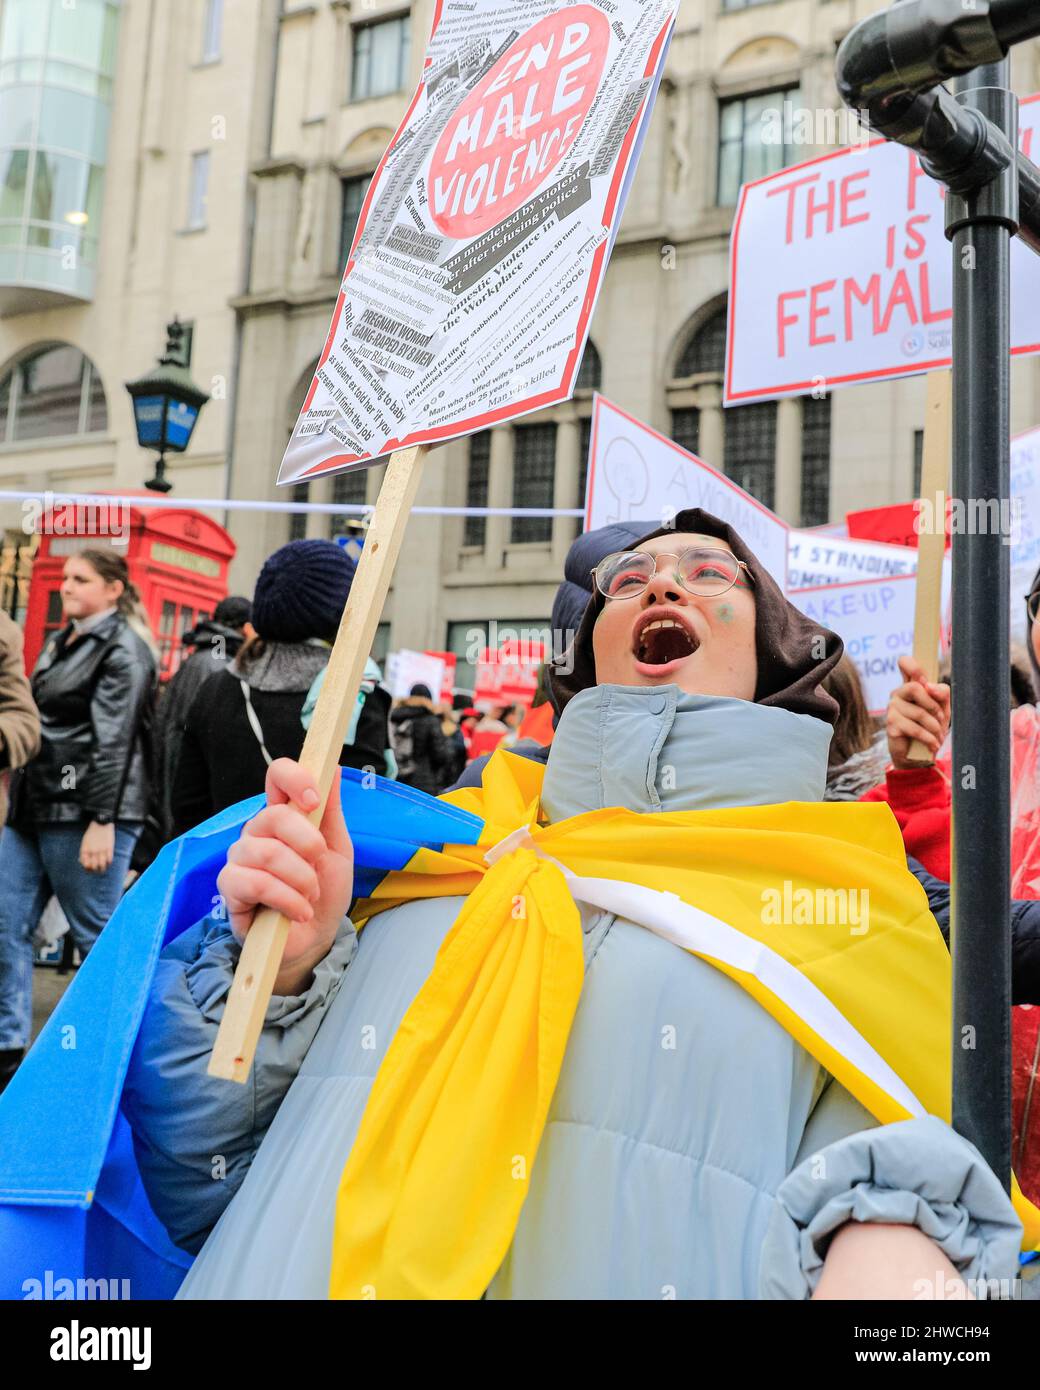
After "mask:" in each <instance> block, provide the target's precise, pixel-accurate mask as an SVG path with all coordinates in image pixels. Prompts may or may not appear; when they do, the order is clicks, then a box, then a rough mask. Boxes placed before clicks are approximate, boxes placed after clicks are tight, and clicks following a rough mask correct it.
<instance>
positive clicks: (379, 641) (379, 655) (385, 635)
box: [371, 623, 390, 667]
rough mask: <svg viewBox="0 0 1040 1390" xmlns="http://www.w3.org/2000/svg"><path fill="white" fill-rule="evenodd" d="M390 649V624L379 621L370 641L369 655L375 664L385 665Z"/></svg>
mask: <svg viewBox="0 0 1040 1390" xmlns="http://www.w3.org/2000/svg"><path fill="white" fill-rule="evenodd" d="M389 651H390V624H389V623H380V624H379V626H378V627H377V628H376V635H375V638H374V639H373V642H372V651H371V657H372V660H373V661H374V662H375V663H376V665H377V666H379V667H383V666H385V665H386V658H387V654H388V653H389Z"/></svg>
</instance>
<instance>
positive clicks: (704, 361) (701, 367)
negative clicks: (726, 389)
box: [675, 305, 726, 377]
mask: <svg viewBox="0 0 1040 1390" xmlns="http://www.w3.org/2000/svg"><path fill="white" fill-rule="evenodd" d="M725 365H726V306H725V305H723V306H722V308H721V309H716V311H715V312H714V313H713V314H712V316H711V318H709V319H708V320H707V322H706V323H704V324H702V325H701V327H700V328H699V329H698V330H697V332H696V333H694V335H693V337H692V338H690V340H689V341H688V342H687V344H686V346H685V347H684V348H683V350H682V352H681V354H680V355H679V361H678V363H677V364H676V368H675V375H676V376H679V377H684V376H700V375H701V373H702V372H714V373H716V374H717V375H718V376H721V375H722V372H723V369H724V367H725Z"/></svg>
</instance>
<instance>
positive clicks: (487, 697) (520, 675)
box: [473, 639, 545, 710]
mask: <svg viewBox="0 0 1040 1390" xmlns="http://www.w3.org/2000/svg"><path fill="white" fill-rule="evenodd" d="M544 661H545V648H544V647H542V646H541V645H540V644H532V643H530V642H522V641H519V640H516V641H511V640H508V639H506V640H504V641H503V642H502V643H501V645H500V646H498V647H485V648H484V650H483V651H482V652H481V653H480V655H479V657H478V658H477V673H476V681H475V684H474V688H473V704H474V707H475V708H476V709H479V710H490V709H494V708H496V707H497V706H499V705H523V706H524V708H525V709H530V707H531V705H532V703H533V702H534V696H535V691H536V690H537V688H538V672H539V670H540V669H541V666H542V663H543V662H544Z"/></svg>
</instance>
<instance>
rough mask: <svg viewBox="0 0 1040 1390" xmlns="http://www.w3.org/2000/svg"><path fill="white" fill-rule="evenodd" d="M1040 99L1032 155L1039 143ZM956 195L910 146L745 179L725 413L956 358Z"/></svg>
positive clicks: (1036, 340)
mask: <svg viewBox="0 0 1040 1390" xmlns="http://www.w3.org/2000/svg"><path fill="white" fill-rule="evenodd" d="M1038 129H1040V96H1034V97H1030V98H1028V99H1027V100H1026V101H1024V102H1023V103H1022V107H1021V130H1020V138H1021V147H1022V149H1023V151H1024V152H1025V153H1026V154H1027V155H1028V154H1029V153H1030V151H1031V150H1032V151H1033V153H1035V152H1036V148H1037V147H1038V146H1040V136H1038V134H1037V132H1038ZM944 192H945V190H944V189H942V188H941V186H940V185H939V184H938V183H936V182H934V181H933V180H932V179H930V178H929V177H928V175H927V174H925V172H924V170H923V169H922V168H921V164H920V160H919V159H918V158H917V156H916V155H915V154H913V153H912V152H911V151H909V150H908V149H906V148H905V147H904V146H902V145H899V144H894V143H889V142H886V141H884V140H878V141H873V142H870V143H869V144H868V143H861V144H856V145H852V146H850V147H848V148H845V149H841V150H836V151H834V152H832V153H830V154H826V155H823V156H822V157H820V158H819V159H813V160H809V161H808V162H807V163H805V164H800V165H797V166H795V167H794V168H791V169H785V170H783V171H782V172H781V173H778V174H774V175H771V176H769V177H768V178H764V179H759V180H757V181H756V182H754V183H749V184H745V185H744V187H743V189H742V190H741V195H740V202H739V205H738V208H737V213H736V218H735V220H734V224H733V235H732V238H731V241H730V297H729V341H728V346H727V354H726V385H725V404H727V405H740V404H744V403H746V402H748V401H762V400H775V399H776V398H777V397H780V396H790V395H803V394H805V393H807V392H810V391H812V390H814V389H820V388H821V387H825V388H826V389H827V390H830V389H832V388H833V387H836V386H846V385H851V384H854V383H856V382H865V381H881V380H885V379H887V378H890V377H897V376H908V375H912V374H914V373H918V372H926V371H930V370H932V369H933V368H936V367H945V366H948V365H949V364H950V360H951V333H952V323H953V308H952V302H953V301H952V283H953V277H952V263H951V252H950V245H949V242H948V241H947V239H946V234H945V230H944V216H943V194H944ZM1012 277H1013V279H1012V283H1013V285H1014V293H1013V294H1012V315H1011V319H1012V324H1011V329H1012V339H1011V341H1012V351H1013V352H1014V353H1016V354H1023V353H1035V352H1038V351H1040V259H1038V258H1037V257H1036V256H1034V255H1033V254H1032V253H1031V251H1030V250H1029V248H1028V247H1026V246H1024V245H1022V244H1021V243H1019V242H1017V241H1016V242H1015V243H1014V244H1013V246H1012Z"/></svg>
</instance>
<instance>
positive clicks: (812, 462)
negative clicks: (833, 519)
mask: <svg viewBox="0 0 1040 1390" xmlns="http://www.w3.org/2000/svg"><path fill="white" fill-rule="evenodd" d="M830 507H831V398H830V396H824V397H823V399H822V400H814V399H813V397H812V396H806V397H804V399H803V400H802V525H803V526H825V525H826V524H827V522H828V520H829V519H830Z"/></svg>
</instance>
